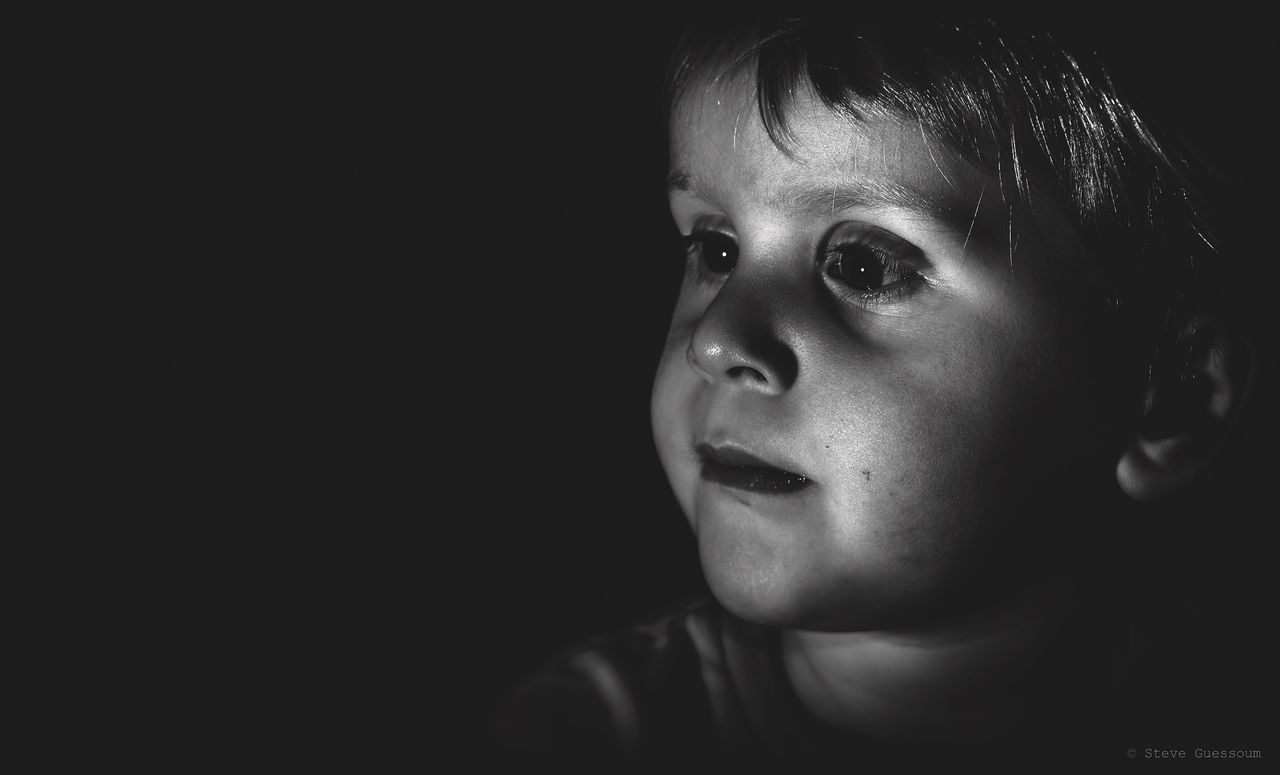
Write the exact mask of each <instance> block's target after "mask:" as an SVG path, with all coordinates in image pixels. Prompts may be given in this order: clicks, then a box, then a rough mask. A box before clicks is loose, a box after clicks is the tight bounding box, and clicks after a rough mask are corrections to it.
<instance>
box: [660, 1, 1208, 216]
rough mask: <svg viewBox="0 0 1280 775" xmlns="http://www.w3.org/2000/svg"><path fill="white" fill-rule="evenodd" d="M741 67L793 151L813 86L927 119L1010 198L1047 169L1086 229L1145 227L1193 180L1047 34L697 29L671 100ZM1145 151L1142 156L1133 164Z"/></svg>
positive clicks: (776, 137) (852, 110) (863, 113)
mask: <svg viewBox="0 0 1280 775" xmlns="http://www.w3.org/2000/svg"><path fill="white" fill-rule="evenodd" d="M753 71H754V72H753ZM741 75H746V76H748V77H749V78H752V79H753V80H754V83H755V89H756V99H757V103H758V107H759V113H760V119H761V122H762V123H763V124H764V127H765V129H766V131H767V132H768V133H769V136H770V137H771V138H772V139H773V141H774V143H775V144H777V145H778V147H779V148H780V149H781V150H782V151H783V152H784V153H788V154H790V152H791V148H792V146H793V138H792V135H791V132H790V129H789V126H788V112H789V110H790V107H791V104H792V102H793V101H794V95H796V94H797V90H804V89H809V90H812V92H813V93H814V94H816V96H817V97H818V98H820V99H821V100H822V102H823V103H824V104H825V105H826V106H827V107H828V108H830V109H831V110H832V111H834V112H836V113H838V114H840V115H843V116H846V117H848V118H850V119H853V120H858V119H865V118H868V117H877V116H890V117H893V118H896V119H900V120H906V121H912V122H918V123H919V124H920V126H921V127H922V128H923V129H924V130H925V131H927V132H928V133H930V134H931V135H932V136H934V137H935V138H937V139H939V140H940V141H942V142H944V143H946V144H947V145H948V146H949V147H951V148H952V149H953V150H954V151H956V152H957V153H959V154H960V155H962V156H963V157H965V158H966V159H968V160H969V161H971V162H974V163H976V164H978V165H979V166H981V167H984V168H987V169H990V170H992V171H995V172H997V174H998V175H999V178H1000V180H1001V183H1002V186H1003V185H1004V184H1005V183H1006V182H1007V183H1008V188H1009V191H1006V192H1005V193H1006V195H1007V196H1012V197H1013V198H1014V199H1015V200H1016V201H1019V202H1022V203H1024V204H1025V203H1026V202H1027V201H1028V200H1029V196H1030V184H1029V182H1028V181H1029V174H1028V173H1029V172H1030V171H1031V170H1037V171H1040V172H1043V173H1044V174H1046V175H1048V176H1049V177H1051V178H1052V179H1053V181H1054V182H1055V184H1056V186H1055V187H1056V189H1057V193H1058V194H1059V195H1060V198H1061V200H1062V203H1063V204H1064V205H1066V206H1067V208H1068V209H1069V210H1070V211H1072V212H1074V213H1075V214H1077V215H1078V216H1079V218H1080V223H1079V225H1080V226H1085V225H1088V224H1099V223H1102V222H1106V221H1110V220H1113V219H1115V218H1116V217H1117V216H1120V217H1121V218H1122V219H1123V221H1124V223H1125V225H1129V226H1132V225H1136V224H1134V223H1133V222H1132V221H1131V220H1130V219H1131V218H1132V217H1139V218H1141V217H1145V216H1149V215H1152V214H1154V211H1153V209H1152V208H1151V207H1150V206H1149V204H1150V201H1149V200H1151V199H1152V198H1153V197H1156V196H1158V195H1160V194H1162V193H1164V191H1165V189H1166V188H1167V187H1168V186H1170V185H1185V184H1186V181H1184V180H1177V179H1176V178H1177V176H1176V174H1174V171H1175V169H1176V165H1175V164H1174V163H1173V162H1172V161H1171V160H1170V159H1169V158H1168V155H1167V154H1166V152H1165V150H1164V148H1163V147H1162V146H1161V145H1160V144H1159V143H1157V142H1156V140H1155V139H1154V137H1153V136H1152V134H1151V132H1150V131H1149V130H1148V129H1147V127H1146V125H1145V124H1144V123H1143V121H1142V120H1141V119H1140V118H1139V117H1138V116H1137V115H1136V114H1135V113H1134V112H1133V111H1132V110H1131V109H1129V108H1128V107H1127V106H1125V105H1124V104H1123V103H1121V102H1120V100H1119V99H1118V98H1117V97H1116V96H1115V94H1114V93H1113V92H1111V91H1110V89H1108V88H1107V87H1109V86H1110V79H1109V77H1108V76H1107V74H1106V71H1105V70H1104V69H1103V68H1102V66H1101V64H1100V63H1098V62H1096V61H1091V62H1082V61H1080V59H1078V58H1077V57H1076V56H1074V55H1072V54H1070V53H1068V52H1067V51H1066V49H1064V48H1063V47H1062V46H1060V45H1059V44H1058V42H1057V40H1056V39H1055V38H1054V36H1053V35H1051V34H1049V33H1045V32H1034V31H1029V32H1020V31H1016V30H1015V31H1004V30H997V28H996V27H995V25H994V24H992V23H990V22H970V23H968V24H964V25H956V24H942V23H933V24H927V25H924V26H919V27H912V28H910V29H907V28H904V27H903V26H902V25H895V26H893V27H892V28H888V27H877V26H875V25H868V24H862V23H855V22H847V21H841V20H838V19H837V20H835V21H833V22H831V23H824V24H812V23H802V22H781V23H775V24H772V25H766V24H754V25H744V26H742V27H739V28H736V29H725V28H724V27H723V26H722V25H717V24H699V25H695V26H693V27H692V28H690V29H689V30H688V32H687V34H686V35H685V37H684V39H683V40H682V42H681V44H680V46H679V48H678V51H677V56H676V57H675V59H674V62H673V67H672V70H671V72H670V75H669V89H668V94H669V98H670V106H671V107H672V108H674V106H675V105H676V104H677V103H678V102H679V101H680V100H681V99H682V98H683V97H684V95H685V94H686V93H687V92H688V90H689V89H690V88H691V86H692V84H693V83H695V82H715V81H717V80H719V79H722V78H726V77H732V76H741ZM1137 155H1141V156H1144V157H1146V163H1145V164H1142V165H1134V164H1133V163H1132V162H1133V158H1132V157H1134V156H1137ZM1144 168H1145V170H1144ZM1122 170H1123V171H1124V173H1125V174H1122ZM1144 171H1145V173H1146V174H1145V175H1143V174H1142V173H1143V172H1144ZM1134 173H1138V175H1139V177H1140V179H1134ZM1126 174H1127V177H1126V176H1125V175H1126Z"/></svg>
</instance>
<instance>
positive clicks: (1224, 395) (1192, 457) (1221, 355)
mask: <svg viewBox="0 0 1280 775" xmlns="http://www.w3.org/2000/svg"><path fill="white" fill-rule="evenodd" d="M1197 329H1198V331H1197V334H1196V339H1198V340H1199V341H1198V342H1197V346H1196V347H1195V348H1193V350H1192V352H1191V357H1190V358H1189V359H1188V361H1187V363H1186V364H1185V369H1183V370H1182V372H1181V373H1180V374H1179V375H1178V377H1177V378H1174V379H1168V380H1164V381H1162V382H1159V383H1157V384H1153V385H1150V386H1148V388H1147V400H1146V412H1145V414H1144V417H1143V420H1142V423H1141V424H1140V425H1139V427H1138V428H1137V430H1136V431H1135V433H1134V435H1133V438H1132V439H1131V440H1130V442H1129V444H1128V446H1127V447H1126V448H1125V450H1124V452H1123V453H1122V454H1121V456H1120V461H1119V463H1118V465H1117V466H1116V480H1117V482H1118V483H1119V485H1120V489H1121V490H1123V491H1124V492H1125V493H1126V494H1127V495H1128V496H1129V497H1131V498H1133V499H1134V500H1137V501H1144V502H1145V501H1154V500H1159V499H1161V498H1164V497H1166V496H1169V495H1170V494H1172V493H1175V492H1177V491H1179V490H1181V489H1182V488H1184V487H1185V486H1187V485H1189V484H1191V483H1192V482H1194V481H1195V480H1196V479H1197V478H1198V477H1199V476H1200V475H1201V474H1202V473H1203V472H1204V471H1205V470H1206V469H1207V468H1208V465H1209V463H1210V462H1211V461H1212V460H1213V458H1214V457H1215V455H1216V454H1217V452H1218V451H1219V450H1220V449H1221V447H1222V446H1223V442H1224V441H1225V440H1226V439H1227V436H1228V430H1229V427H1230V424H1231V420H1232V418H1233V417H1234V416H1236V415H1237V414H1239V411H1240V408H1241V407H1242V406H1243V405H1244V401H1245V397H1246V396H1247V393H1248V390H1249V386H1250V383H1251V382H1252V377H1253V363H1254V360H1253V351H1252V347H1251V346H1250V345H1249V343H1248V342H1246V341H1244V340H1240V339H1235V338H1232V337H1229V336H1228V335H1227V334H1226V333H1225V332H1223V331H1222V330H1220V329H1219V330H1217V331H1214V332H1212V333H1208V335H1206V333H1207V332H1206V331H1205V328H1204V327H1203V326H1199V327H1197Z"/></svg>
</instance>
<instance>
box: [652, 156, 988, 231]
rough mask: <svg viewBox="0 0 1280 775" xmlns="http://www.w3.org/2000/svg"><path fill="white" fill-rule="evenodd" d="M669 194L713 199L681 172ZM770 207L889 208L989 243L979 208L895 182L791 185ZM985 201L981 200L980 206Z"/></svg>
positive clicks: (820, 210) (671, 177)
mask: <svg viewBox="0 0 1280 775" xmlns="http://www.w3.org/2000/svg"><path fill="white" fill-rule="evenodd" d="M667 192H668V194H671V193H675V192H687V193H691V194H694V195H695V196H700V197H702V198H704V199H712V198H713V197H709V196H708V192H707V191H706V190H705V189H704V188H702V187H701V186H699V185H698V183H697V182H696V181H695V180H694V178H693V176H692V175H690V174H689V173H688V172H686V171H684V170H680V169H674V170H672V171H671V172H670V174H668V175H667ZM770 203H771V204H773V205H775V206H778V207H779V208H782V209H785V210H788V211H798V212H803V213H811V214H817V215H822V214H828V213H831V214H834V213H838V212H842V211H844V210H852V209H855V208H868V209H874V208H890V209H895V210H905V211H907V212H910V213H913V214H915V215H919V216H922V217H925V218H928V219H930V220H933V221H935V222H938V223H939V224H941V225H943V226H944V227H946V228H948V229H950V230H951V231H954V232H957V233H959V234H960V235H962V236H970V237H973V238H976V239H986V240H989V239H990V235H989V234H987V233H986V229H984V228H983V226H982V224H981V223H980V222H978V220H977V217H976V216H977V208H976V207H975V208H974V209H969V208H967V207H957V206H949V205H947V204H945V203H942V202H939V201H937V200H935V199H933V198H930V197H927V196H925V195H924V194H922V193H920V192H918V191H915V190H914V189H911V188H908V187H906V186H903V185H901V184H899V183H896V182H894V181H880V180H872V179H868V178H856V179H854V180H851V181H849V182H847V183H843V184H841V185H839V186H806V185H791V186H783V187H780V188H779V189H778V190H777V191H776V192H775V193H774V195H773V196H772V197H771V198H770ZM981 203H982V197H981V196H979V198H978V206H981Z"/></svg>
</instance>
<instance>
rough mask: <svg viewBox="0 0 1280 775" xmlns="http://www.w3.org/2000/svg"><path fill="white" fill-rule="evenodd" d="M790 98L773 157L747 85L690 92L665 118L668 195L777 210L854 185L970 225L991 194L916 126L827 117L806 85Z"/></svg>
mask: <svg viewBox="0 0 1280 775" xmlns="http://www.w3.org/2000/svg"><path fill="white" fill-rule="evenodd" d="M796 88H797V92H796V93H795V94H793V95H792V99H791V102H790V104H789V105H788V109H787V129H788V130H789V132H788V134H789V137H788V138H787V141H786V142H785V143H784V144H783V146H782V147H780V146H779V144H778V143H777V142H775V140H774V138H773V137H771V136H770V135H769V133H768V131H767V130H766V129H765V126H764V124H763V122H762V120H761V118H760V112H759V106H758V103H757V100H756V95H755V91H754V85H753V83H752V81H751V79H750V78H747V77H744V76H741V75H738V76H730V77H726V78H723V79H719V80H715V81H706V82H701V83H696V84H694V85H693V86H691V87H690V89H689V90H688V91H687V92H686V93H685V95H684V97H683V98H682V99H681V100H680V102H679V103H678V104H677V106H676V109H675V111H674V112H673V115H672V125H671V138H672V143H671V164H672V172H673V176H676V178H677V179H676V180H674V181H673V182H674V183H676V186H675V187H676V188H686V189H688V190H696V191H705V192H707V193H711V194H715V195H718V197H725V196H729V195H732V194H735V193H736V194H745V193H746V192H748V191H750V192H754V193H755V194H758V195H760V196H762V197H763V198H765V199H768V200H770V201H771V203H773V204H775V205H782V204H785V203H788V202H792V201H794V200H796V197H795V196H792V194H796V193H798V192H803V191H806V190H814V191H824V190H825V191H836V190H838V189H842V188H843V189H847V188H848V187H849V186H850V185H851V184H853V185H856V187H857V188H858V189H860V190H862V191H863V192H864V193H866V194H867V195H868V196H871V197H876V198H878V199H881V200H884V201H885V203H889V204H892V203H895V202H896V203H898V204H903V205H914V206H915V208H916V209H922V210H931V211H933V212H935V213H936V214H945V213H948V212H951V211H954V210H956V209H957V208H958V209H961V210H963V209H965V208H968V213H967V214H968V215H969V216H970V217H971V216H972V215H973V209H972V207H971V203H973V202H976V201H977V200H978V198H979V197H980V196H982V192H983V191H984V189H987V188H994V187H997V186H998V180H997V179H996V178H995V176H994V175H992V174H990V173H989V172H987V171H984V170H981V169H979V168H977V167H975V166H974V165H972V164H970V163H969V162H967V161H966V160H964V159H962V158H961V157H960V156H959V155H958V154H955V153H954V152H952V151H951V150H950V149H949V148H947V147H946V146H944V145H942V144H941V143H939V142H937V141H936V140H934V139H932V138H930V137H929V135H928V134H927V133H926V132H925V131H924V130H923V128H922V127H921V125H920V124H919V122H915V121H909V120H905V119H902V118H899V117H895V116H891V115H888V114H885V113H883V112H881V113H879V114H874V113H873V114H870V115H868V116H866V117H864V118H860V119H853V118H851V117H847V116H844V115H840V114H838V113H836V112H835V111H834V110H832V109H831V108H829V107H827V106H826V105H825V104H824V103H823V102H822V101H821V100H820V99H819V98H818V97H817V96H816V95H815V94H813V93H812V92H811V91H810V90H809V88H808V87H807V84H806V85H803V86H799V85H798V86H797V87H796ZM724 189H732V190H731V191H730V190H724ZM800 199H801V200H803V197H801V198H800ZM801 203H803V201H802V202H801Z"/></svg>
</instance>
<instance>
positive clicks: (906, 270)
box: [820, 222, 929, 306]
mask: <svg viewBox="0 0 1280 775" xmlns="http://www.w3.org/2000/svg"><path fill="white" fill-rule="evenodd" d="M827 244H828V247H826V248H825V249H824V250H823V251H822V254H821V256H820V258H821V266H822V272H823V274H825V275H826V276H827V277H828V278H830V280H831V281H834V283H835V285H833V286H832V290H833V291H834V292H836V294H837V295H838V296H839V297H840V298H841V299H842V300H844V301H848V302H850V303H853V304H857V305H861V306H869V305H879V304H890V303H894V302H899V301H903V300H905V299H907V298H908V297H910V296H911V295H912V294H913V293H914V292H915V291H917V290H919V289H920V288H921V287H923V286H924V285H925V279H924V277H923V276H922V275H921V274H920V272H921V271H923V270H924V268H925V267H927V266H929V263H928V261H926V260H925V258H924V255H923V254H922V253H921V252H920V249H919V248H917V247H916V246H914V245H912V244H911V243H909V242H907V241H906V240H904V239H902V238H900V237H898V236H896V235H894V234H891V233H889V232H887V231H885V230H884V229H881V228H879V227H877V226H873V225H871V224H867V223H861V222H848V223H845V224H842V225H841V226H840V227H838V228H837V229H836V231H835V233H833V234H832V235H831V239H830V241H829V242H828V243H827Z"/></svg>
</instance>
